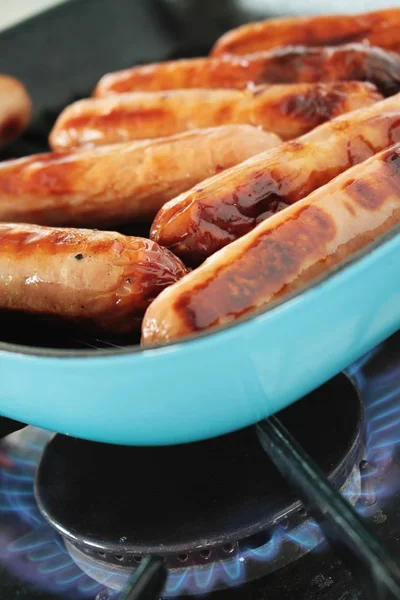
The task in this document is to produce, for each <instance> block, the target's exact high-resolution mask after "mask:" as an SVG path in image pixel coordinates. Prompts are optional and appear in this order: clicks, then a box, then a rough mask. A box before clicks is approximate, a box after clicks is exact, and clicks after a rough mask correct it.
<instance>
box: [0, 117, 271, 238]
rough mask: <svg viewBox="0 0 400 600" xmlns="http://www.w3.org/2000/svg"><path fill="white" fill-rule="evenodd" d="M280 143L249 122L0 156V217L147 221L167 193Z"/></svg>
mask: <svg viewBox="0 0 400 600" xmlns="http://www.w3.org/2000/svg"><path fill="white" fill-rule="evenodd" d="M279 143H280V139H279V138H278V136H276V135H274V134H272V133H267V132H264V131H261V130H259V129H257V128H256V127H251V126H250V125H225V126H223V127H216V128H214V129H201V130H198V131H189V132H185V133H181V134H177V135H175V136H172V137H170V138H162V139H155V140H150V141H144V142H143V141H141V142H127V143H124V144H116V145H114V146H104V147H102V148H100V147H99V148H94V149H92V150H81V151H79V152H64V153H48V154H39V155H36V156H28V157H26V158H21V159H18V160H10V161H6V162H3V163H0V220H1V221H14V222H19V221H22V222H28V223H37V224H40V225H62V226H65V225H69V226H83V227H93V226H102V227H104V226H107V227H108V226H111V225H116V224H121V223H124V222H127V221H128V222H133V221H148V222H149V221H150V222H151V220H152V219H153V218H154V216H155V215H156V213H157V211H158V209H159V208H161V206H162V205H163V204H164V203H165V202H166V201H167V200H169V199H171V198H173V197H174V196H176V195H177V194H179V193H180V192H182V191H185V190H187V189H189V188H191V187H192V186H193V185H194V184H195V183H198V182H199V181H202V180H203V179H205V178H206V177H209V176H211V175H214V174H215V173H219V172H220V171H222V170H224V169H226V168H227V167H231V166H233V165H235V164H237V163H239V162H241V161H243V160H245V159H246V158H248V157H250V156H253V155H254V154H258V153H259V152H261V151H263V150H266V149H268V148H272V147H273V146H276V145H278V144H279Z"/></svg>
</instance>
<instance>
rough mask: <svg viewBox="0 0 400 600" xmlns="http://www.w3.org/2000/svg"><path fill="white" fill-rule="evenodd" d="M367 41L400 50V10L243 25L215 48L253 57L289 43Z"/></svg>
mask: <svg viewBox="0 0 400 600" xmlns="http://www.w3.org/2000/svg"><path fill="white" fill-rule="evenodd" d="M364 41H367V42H369V43H370V44H371V45H373V46H380V47H381V48H385V49H387V50H394V51H395V52H397V51H399V50H400V9H399V8H392V9H387V10H379V11H375V12H369V13H363V14H358V15H327V16H312V17H285V18H281V19H269V20H268V21H261V22H258V23H249V24H247V25H242V26H241V27H238V28H237V29H232V30H231V31H228V33H225V35H223V36H222V37H221V38H220V39H219V40H218V41H217V42H216V44H215V45H214V48H213V50H212V54H213V55H214V56H217V55H220V54H224V53H228V54H229V53H231V54H251V53H252V52H259V51H260V50H269V49H271V48H276V47H278V46H287V45H290V44H305V45H306V46H326V45H329V46H336V45H338V44H346V43H347V42H364Z"/></svg>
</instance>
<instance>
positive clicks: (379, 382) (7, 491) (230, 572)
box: [0, 348, 400, 600]
mask: <svg viewBox="0 0 400 600" xmlns="http://www.w3.org/2000/svg"><path fill="white" fill-rule="evenodd" d="M379 351H380V349H379V348H377V349H374V350H373V351H372V352H370V353H369V354H368V355H366V356H365V357H363V358H362V359H361V360H360V361H358V362H357V363H356V364H354V365H352V366H351V367H350V368H349V369H348V373H349V375H350V376H351V377H352V379H353V380H354V381H355V382H356V384H357V386H358V388H359V390H360V392H361V394H362V395H363V400H364V405H365V412H366V446H367V456H366V458H367V460H368V462H369V463H370V468H369V469H368V470H367V471H366V472H365V473H363V474H362V479H363V483H364V484H368V485H363V486H362V491H361V493H360V491H359V487H357V485H356V484H354V485H353V484H352V483H351V484H350V485H349V486H348V487H347V488H346V490H344V491H343V494H344V495H345V497H347V498H348V499H350V500H352V501H354V500H355V499H356V498H358V497H361V499H364V500H367V501H368V500H370V499H372V498H374V497H375V496H376V497H377V498H378V501H379V502H383V501H384V500H385V499H386V498H387V497H389V496H390V495H392V494H393V493H394V492H395V491H396V490H397V487H398V485H399V481H400V477H389V478H384V477H380V475H381V474H382V473H384V472H385V470H386V469H387V468H388V466H389V464H390V463H391V461H392V458H393V455H394V453H395V452H396V451H397V448H398V446H399V444H400V361H399V362H398V364H397V365H395V366H391V367H390V368H388V369H387V371H384V372H383V373H381V374H379V375H376V376H374V377H373V378H372V377H370V376H368V377H367V376H366V373H365V370H366V368H367V367H368V364H369V363H370V361H371V360H373V359H374V358H375V356H376V354H378V353H379ZM367 384H368V385H367ZM32 432H33V433H32ZM16 435H18V434H16ZM23 436H24V437H23V440H24V442H23V444H22V446H23V452H22V451H20V450H19V446H18V445H15V446H14V447H12V448H11V449H10V450H8V451H7V454H6V456H5V457H4V458H5V461H4V462H5V463H6V462H7V461H9V463H10V464H9V466H8V467H3V468H2V469H1V471H0V515H2V517H3V519H2V525H1V529H0V562H1V563H3V564H4V565H5V566H6V567H7V568H8V569H9V570H10V571H11V572H13V573H15V574H16V575H17V576H18V577H20V578H21V579H23V580H25V581H29V582H32V583H34V584H35V585H36V586H39V587H40V588H42V589H43V590H45V591H47V592H50V593H57V594H59V595H60V596H64V597H66V598H67V597H68V598H71V597H73V598H75V599H77V600H81V599H82V600H83V599H86V598H92V599H93V598H95V597H96V598H98V599H100V598H103V597H106V598H111V597H112V596H113V594H115V593H116V592H112V591H109V592H108V593H107V594H106V595H105V596H103V591H105V588H107V587H108V586H111V587H113V588H116V587H118V588H119V589H121V588H122V587H123V586H124V584H125V582H126V581H127V578H128V575H127V574H126V573H124V572H121V571H120V572H115V571H112V570H108V569H107V568H103V567H102V566H100V565H99V563H96V564H94V563H93V562H92V563H91V564H90V566H88V565H86V564H84V563H82V562H81V563H79V561H77V562H75V561H76V558H75V560H73V559H72V558H71V556H70V554H69V553H68V552H67V550H66V547H65V546H64V543H63V542H62V540H61V538H60V537H59V535H58V534H56V533H55V532H54V530H53V529H52V528H51V526H50V525H48V524H47V522H46V521H45V520H44V519H43V517H42V516H41V514H40V512H39V509H38V507H37V505H36V502H35V498H34V476H35V471H36V468H37V465H38V462H39V460H40V456H41V453H42V451H43V448H44V446H45V444H46V443H47V442H48V440H49V439H50V437H51V434H49V433H46V432H44V431H42V430H35V429H31V434H30V437H31V438H32V439H30V440H29V441H28V442H27V443H26V442H25V440H26V437H27V434H26V431H25V432H23ZM27 455H28V458H27ZM369 484H370V485H369ZM367 505H368V502H367V503H366V505H365V506H367ZM378 505H379V504H375V506H374V510H376V509H377V507H378ZM365 506H363V505H361V504H358V505H357V508H358V510H359V511H360V512H361V513H362V514H367V509H366V508H365ZM323 541H324V537H323V534H322V532H321V530H320V529H319V527H318V525H317V524H316V523H315V522H313V521H311V520H308V521H306V522H305V523H303V525H301V526H299V527H298V528H297V529H296V530H286V529H284V528H283V527H281V526H276V528H275V530H274V531H273V532H272V535H271V538H270V539H269V541H268V542H267V543H266V544H265V545H264V546H262V547H260V548H257V549H249V550H245V551H242V552H240V553H239V554H237V555H235V556H232V558H230V559H228V560H225V561H220V562H217V563H210V564H209V565H205V566H203V567H198V568H193V567H192V568H190V567H189V568H187V569H181V570H175V571H171V572H170V573H169V575H168V579H167V583H166V587H165V594H166V595H168V596H178V595H182V594H185V593H190V594H199V595H201V594H205V593H206V592H209V591H211V590H212V589H214V588H215V587H220V586H221V585H228V586H233V585H240V584H241V583H243V582H244V581H245V579H246V572H247V567H248V564H249V561H252V562H257V561H258V562H264V563H265V562H267V561H268V562H272V561H274V560H276V559H277V558H278V557H279V556H280V555H281V553H282V551H284V550H285V546H286V545H288V544H294V545H295V546H296V547H299V548H301V549H304V550H307V551H308V550H312V549H316V548H322V547H323V544H322V542H323ZM78 564H80V565H81V567H82V568H79V566H78ZM88 573H89V574H90V575H91V576H89V575H88Z"/></svg>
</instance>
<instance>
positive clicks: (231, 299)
mask: <svg viewBox="0 0 400 600" xmlns="http://www.w3.org/2000/svg"><path fill="white" fill-rule="evenodd" d="M398 223H400V144H396V145H395V146H392V147H391V148H389V149H386V150H384V151H383V152H382V153H380V154H377V155H375V156H373V157H372V158H370V159H368V160H367V161H365V162H364V163H362V164H360V165H357V166H355V167H352V168H351V169H349V170H348V171H347V172H346V173H342V175H339V176H338V177H337V178H336V179H335V180H334V181H331V182H330V183H328V184H326V185H325V186H323V187H321V188H320V189H318V190H316V191H315V192H313V193H312V194H310V195H309V196H307V197H306V198H304V199H303V200H301V201H300V202H298V203H297V204H295V205H293V206H289V207H287V208H286V209H285V210H283V211H282V212H281V213H280V214H278V215H274V216H273V217H271V218H270V219H268V220H267V221H264V222H263V223H260V224H259V225H258V226H257V227H256V228H255V229H253V231H251V232H250V233H248V234H247V235H245V236H244V237H242V238H241V239H239V240H236V242H233V243H232V244H230V245H229V246H227V247H226V248H223V249H222V250H220V251H219V252H217V253H216V254H214V256H212V257H210V258H209V259H208V260H206V262H205V263H204V264H203V265H202V266H200V267H199V268H198V269H195V270H194V271H192V272H191V273H189V274H188V275H186V276H185V277H184V278H183V279H182V280H181V281H179V282H177V283H175V284H174V285H172V286H171V287H170V288H168V289H167V290H165V291H164V292H162V293H161V294H160V295H159V296H158V298H156V300H155V301H154V302H153V303H152V304H151V305H150V306H149V308H148V309H147V311H146V314H145V316H144V320H143V326H142V342H143V343H144V344H151V343H159V342H167V341H170V340H173V339H175V338H179V337H181V336H185V335H188V334H191V333H196V332H201V331H205V330H208V329H211V328H214V327H217V326H219V325H225V324H227V323H230V322H232V321H235V320H236V319H239V318H240V317H243V316H245V315H249V314H251V313H253V312H254V311H257V310H259V309H263V308H267V307H268V306H271V304H273V303H276V302H278V301H282V299H284V298H285V296H287V294H288V293H290V292H294V291H296V290H299V289H301V288H303V287H304V286H305V285H306V284H307V283H308V282H310V281H312V280H313V279H315V278H316V277H318V276H320V275H322V274H324V273H326V272H328V271H329V269H331V268H332V267H333V266H334V265H337V264H339V263H341V262H343V261H344V260H345V259H346V258H347V257H348V256H349V255H351V254H352V253H354V252H356V251H357V250H359V249H361V248H363V247H364V246H366V245H367V244H368V243H370V242H371V241H372V240H374V239H376V238H378V237H379V236H380V235H382V234H383V233H384V232H386V231H388V230H389V229H391V228H392V227H394V226H395V225H396V224H398Z"/></svg>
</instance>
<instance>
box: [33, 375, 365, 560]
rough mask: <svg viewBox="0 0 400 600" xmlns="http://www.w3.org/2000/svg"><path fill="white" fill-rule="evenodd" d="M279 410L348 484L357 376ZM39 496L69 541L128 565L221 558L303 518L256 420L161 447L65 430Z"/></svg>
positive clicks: (356, 441) (358, 420)
mask: <svg viewBox="0 0 400 600" xmlns="http://www.w3.org/2000/svg"><path fill="white" fill-rule="evenodd" d="M279 417H280V419H281V421H282V422H283V423H284V425H285V426H286V427H287V428H288V429H289V431H290V432H291V433H292V435H293V436H294V437H295V438H296V439H297V440H298V441H299V442H300V443H301V444H302V446H303V447H304V448H305V450H306V451H307V452H308V453H309V454H310V455H311V456H312V457H313V458H314V459H315V461H316V462H317V463H318V464H319V466H320V467H321V468H322V470H323V471H324V473H326V474H327V475H328V476H329V477H330V479H331V480H332V481H333V483H334V485H335V486H336V487H338V488H339V487H341V486H342V485H343V483H344V482H345V480H346V479H347V477H348V476H349V474H350V473H351V471H352V469H353V467H354V465H355V464H356V462H357V461H358V460H359V459H360V448H361V439H362V425H363V411H362V405H361V401H360V398H359V396H358V394H357V392H356V390H355V388H354V386H353V385H352V383H351V382H350V380H349V379H348V378H347V377H346V376H344V375H339V376H337V377H335V378H334V379H332V380H331V381H329V382H328V383H326V384H325V385H324V386H323V387H321V388H319V389H318V390H316V391H314V392H312V393H311V394H309V395H308V396H306V397H304V398H303V399H302V400H300V401H299V402H297V403H295V404H294V405H292V406H291V407H289V408H287V409H286V410H284V411H282V412H281V413H280V415H279ZM36 497H37V501H38V504H39V507H40V509H41V511H42V513H43V515H44V516H45V518H46V519H47V520H48V521H49V522H50V523H51V524H52V525H53V527H54V528H55V529H56V530H57V531H58V532H59V533H61V535H62V536H64V537H65V538H67V539H68V540H69V542H71V543H72V544H73V545H75V546H77V547H78V548H80V549H84V551H85V552H87V553H88V554H90V555H91V556H97V558H100V559H101V558H104V557H107V559H108V558H109V556H112V560H113V561H114V563H115V564H117V563H118V561H123V564H124V565H126V564H130V565H134V564H135V561H136V562H138V561H139V560H140V557H141V556H143V555H145V554H156V555H164V556H166V557H167V560H170V559H171V558H172V557H174V556H175V557H177V558H178V559H179V560H181V561H182V560H183V559H184V560H187V559H188V557H189V558H190V557H191V555H192V553H194V555H197V554H199V555H201V556H200V557H197V558H198V559H200V560H201V558H202V559H204V560H207V558H208V556H209V549H213V554H215V551H216V550H217V551H219V552H220V555H219V556H218V558H221V553H222V554H223V555H225V556H227V555H229V554H230V553H232V552H234V550H235V545H237V542H238V540H251V539H253V542H254V538H257V536H258V537H260V536H261V537H263V536H264V537H263V540H261V538H260V539H259V540H258V542H257V543H259V544H260V545H262V544H263V543H265V541H266V539H265V536H266V535H267V534H268V533H267V532H268V530H269V529H270V528H271V526H272V525H274V524H276V523H277V522H279V520H282V519H284V520H285V521H286V523H287V521H288V519H291V524H293V519H294V520H295V521H296V519H297V522H298V520H299V519H300V518H303V519H304V511H302V509H301V504H300V503H299V502H298V501H297V498H296V496H295V494H294V493H293V491H292V490H291V489H290V487H289V486H288V484H287V483H286V482H285V481H284V480H283V478H282V477H281V476H280V475H279V473H278V472H277V471H276V469H275V468H274V466H273V465H272V464H271V463H270V462H269V460H268V459H267V457H266V455H265V454H264V452H263V450H262V448H261V445H260V444H259V442H258V438H257V435H256V431H255V428H253V427H251V428H247V429H244V430H242V431H238V432H235V433H232V434H229V435H226V436H223V437H219V438H216V439H211V440H208V441H203V442H197V443H191V444H186V445H179V446H168V447H153V448H152V447H124V446H113V445H109V444H101V443H95V442H90V441H85V440H80V439H74V438H69V437H65V436H62V435H56V436H55V437H54V438H53V439H52V440H51V441H50V442H49V444H48V445H47V447H46V449H45V451H44V454H43V456H42V460H41V463H40V466H39V469H38V473H37V479H36ZM299 511H300V512H299ZM286 526H287V525H286ZM257 539H258V538H257ZM253 542H252V543H253ZM253 547H254V546H253ZM206 553H207V556H206ZM127 557H128V559H127ZM168 557H169V558H168ZM187 564H188V565H189V564H190V560H189V562H188V563H187ZM192 564H193V563H192ZM195 564H198V562H196V563H195ZM121 566H122V565H121ZM181 566H182V565H181Z"/></svg>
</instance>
